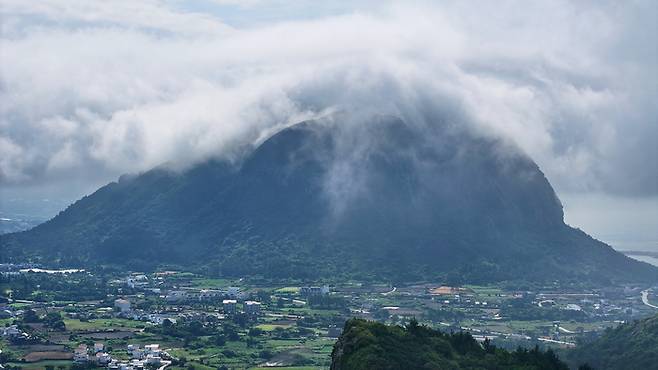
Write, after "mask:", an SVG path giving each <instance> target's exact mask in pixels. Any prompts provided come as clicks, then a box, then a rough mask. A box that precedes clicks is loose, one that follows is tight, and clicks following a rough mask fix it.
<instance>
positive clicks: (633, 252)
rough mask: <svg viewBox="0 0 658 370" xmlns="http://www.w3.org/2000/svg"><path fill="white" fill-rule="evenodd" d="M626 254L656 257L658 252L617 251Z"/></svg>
mask: <svg viewBox="0 0 658 370" xmlns="http://www.w3.org/2000/svg"><path fill="white" fill-rule="evenodd" d="M619 252H621V253H623V254H625V255H627V256H647V257H653V258H658V252H654V251H619Z"/></svg>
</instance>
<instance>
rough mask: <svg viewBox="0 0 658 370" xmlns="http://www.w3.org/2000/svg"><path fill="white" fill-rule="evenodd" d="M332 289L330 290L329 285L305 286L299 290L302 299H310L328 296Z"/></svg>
mask: <svg viewBox="0 0 658 370" xmlns="http://www.w3.org/2000/svg"><path fill="white" fill-rule="evenodd" d="M330 291H331V289H329V286H328V285H323V286H321V287H320V286H303V287H301V288H299V294H301V296H302V297H309V296H319V295H327V294H329V292H330Z"/></svg>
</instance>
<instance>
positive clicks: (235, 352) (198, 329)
mask: <svg viewBox="0 0 658 370" xmlns="http://www.w3.org/2000/svg"><path fill="white" fill-rule="evenodd" d="M0 274H2V275H0V276H1V278H2V289H3V295H2V298H1V299H2V301H0V335H1V336H2V339H1V340H0V350H1V351H2V352H1V353H0V366H2V367H3V368H7V369H10V368H22V369H40V368H52V369H55V368H60V369H61V368H64V369H65V368H110V369H126V370H128V369H189V368H197V369H249V368H262V367H272V368H276V367H286V369H290V368H293V369H295V368H298V369H326V368H328V366H329V363H330V354H331V351H332V349H333V345H334V343H335V341H336V338H337V337H338V336H339V335H340V334H341V330H342V327H343V324H344V322H345V321H346V320H347V319H349V318H351V317H359V318H365V319H369V320H377V321H382V322H386V323H392V324H399V325H404V324H406V323H407V322H408V321H409V320H410V319H411V318H416V319H417V320H418V321H419V322H420V323H422V324H425V325H428V326H431V327H435V328H440V329H441V330H444V331H448V332H449V331H460V330H463V331H468V332H470V333H471V334H472V335H473V336H474V337H475V338H476V339H477V340H479V341H484V340H489V341H490V342H492V343H493V344H495V345H497V346H501V347H508V348H515V347H517V346H526V347H532V346H535V345H539V346H542V347H551V348H555V349H558V350H559V349H561V348H571V347H574V346H577V345H578V344H579V343H581V342H583V341H587V340H591V339H593V338H596V337H597V336H598V335H600V333H601V332H602V331H603V330H605V328H607V327H614V326H616V325H618V324H619V323H622V322H626V321H629V320H633V319H637V318H642V317H645V316H648V315H650V314H652V313H655V312H656V311H657V309H656V307H655V305H654V304H655V303H658V296H657V295H656V292H658V287H644V286H618V287H611V288H595V287H594V288H593V287H582V286H567V287H564V286H562V287H560V286H545V287H537V286H533V287H527V289H510V288H509V287H508V286H506V285H505V284H499V285H489V286H476V285H463V286H447V285H445V284H441V283H436V284H433V283H419V284H411V285H402V284H399V286H398V285H396V284H391V283H373V282H368V283H366V282H353V281H349V282H329V281H328V282H311V283H304V282H299V281H290V282H283V283H277V282H271V281H258V280H254V279H252V280H247V279H239V278H238V279H218V278H209V277H206V276H202V275H199V274H195V273H191V272H185V271H174V270H172V271H158V272H152V273H144V272H124V273H121V272H118V273H117V272H112V273H107V272H103V273H100V272H93V273H92V272H90V271H82V270H44V269H39V267H35V266H27V267H26V266H0ZM101 275H102V276H101ZM28 283H29V284H32V285H33V286H34V287H35V289H33V290H32V291H26V290H24V288H25V286H27V284H28ZM90 284H92V285H94V288H93V290H92V289H90V290H89V292H88V293H85V291H84V290H83V289H81V288H80V287H82V286H88V285H90ZM96 291H98V292H97V293H94V292H96ZM80 294H87V295H88V296H82V297H80ZM72 298H75V299H72ZM83 298H84V299H83ZM92 298H93V299H92ZM652 302H653V303H652Z"/></svg>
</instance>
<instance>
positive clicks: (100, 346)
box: [94, 342, 105, 353]
mask: <svg viewBox="0 0 658 370" xmlns="http://www.w3.org/2000/svg"><path fill="white" fill-rule="evenodd" d="M104 350H105V345H104V344H103V343H100V342H97V343H94V353H98V352H103V351H104Z"/></svg>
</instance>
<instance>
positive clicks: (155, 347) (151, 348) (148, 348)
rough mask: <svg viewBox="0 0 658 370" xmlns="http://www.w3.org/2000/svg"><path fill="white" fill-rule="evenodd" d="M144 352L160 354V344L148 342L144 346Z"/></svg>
mask: <svg viewBox="0 0 658 370" xmlns="http://www.w3.org/2000/svg"><path fill="white" fill-rule="evenodd" d="M144 354H146V355H156V356H159V355H160V345H159V344H147V345H145V346H144Z"/></svg>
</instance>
